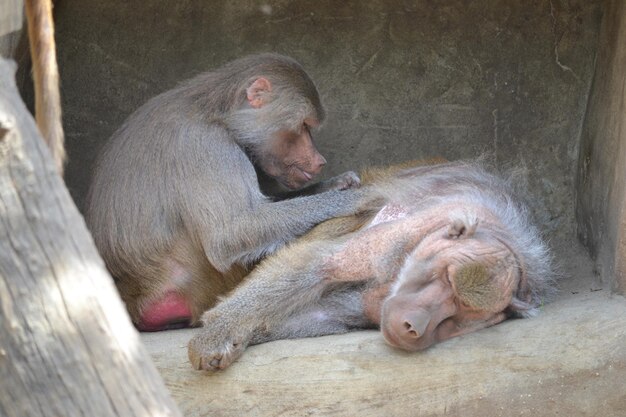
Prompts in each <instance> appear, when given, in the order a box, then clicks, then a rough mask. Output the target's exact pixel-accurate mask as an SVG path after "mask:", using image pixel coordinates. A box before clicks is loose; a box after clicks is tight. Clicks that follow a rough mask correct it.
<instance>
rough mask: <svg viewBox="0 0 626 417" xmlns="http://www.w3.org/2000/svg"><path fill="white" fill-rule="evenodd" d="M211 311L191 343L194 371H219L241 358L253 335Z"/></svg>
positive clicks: (190, 349)
mask: <svg viewBox="0 0 626 417" xmlns="http://www.w3.org/2000/svg"><path fill="white" fill-rule="evenodd" d="M212 313H213V312H212V311H209V312H207V313H205V314H204V316H203V318H202V321H203V323H204V325H203V327H202V328H201V329H199V331H198V333H197V334H196V335H195V336H194V337H193V338H192V339H191V340H190V341H189V345H188V346H187V349H188V350H187V353H188V355H189V361H190V362H191V366H193V367H194V369H198V370H205V371H219V370H223V369H226V368H227V367H229V366H230V364H232V363H233V362H234V361H235V360H236V359H237V358H239V357H240V356H241V354H242V353H243V352H244V350H245V349H246V347H247V346H248V342H249V341H250V337H251V335H250V334H249V333H248V332H247V331H245V330H242V329H241V326H237V325H236V324H234V323H229V322H228V321H224V320H220V318H219V315H217V314H212Z"/></svg>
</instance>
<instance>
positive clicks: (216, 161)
mask: <svg viewBox="0 0 626 417" xmlns="http://www.w3.org/2000/svg"><path fill="white" fill-rule="evenodd" d="M258 77H265V78H267V79H268V80H269V81H270V82H271V83H272V91H271V94H269V95H268V97H267V100H268V103H267V105H266V106H263V107H262V108H260V109H253V108H251V107H250V106H248V105H247V99H246V88H247V87H248V86H249V85H250V83H251V82H253V81H254V80H255V79H256V78H258ZM305 116H306V117H314V118H316V119H317V120H319V121H320V122H321V121H322V120H323V118H324V109H323V108H322V105H321V102H320V99H319V95H318V92H317V90H316V88H315V85H314V84H313V82H312V81H311V79H310V78H309V77H308V75H307V74H306V73H305V72H304V70H303V69H302V68H301V67H300V65H299V64H298V63H296V62H295V61H293V60H292V59H290V58H287V57H284V56H280V55H274V54H262V55H255V56H250V57H245V58H242V59H240V60H237V61H234V62H231V63H229V64H227V65H225V66H224V67H222V68H219V69H217V70H215V71H211V72H207V73H204V74H201V75H199V76H197V77H195V78H194V79H191V80H189V81H187V82H184V83H182V84H181V85H180V86H178V87H177V88H175V89H173V90H170V91H166V92H164V93H162V94H160V95H159V96H156V97H154V98H153V99H151V100H149V101H148V102H147V103H145V104H144V105H143V106H142V107H140V108H139V109H138V110H137V111H136V112H135V113H133V114H132V115H131V116H130V117H129V118H128V120H127V121H126V122H125V123H124V125H123V126H122V127H120V129H119V130H118V131H117V132H116V133H115V134H114V135H113V137H112V138H111V139H110V141H109V143H108V144H107V145H106V147H105V149H104V150H103V152H102V153H101V155H100V157H99V159H98V162H97V166H96V169H95V173H94V177H93V183H92V185H91V188H90V193H89V196H88V198H87V216H86V217H87V221H88V225H89V227H90V229H91V231H92V233H93V236H94V239H95V242H96V245H97V247H98V249H99V250H100V253H101V254H102V256H103V258H104V259H105V261H106V264H107V266H108V268H109V269H110V271H111V273H112V274H113V275H114V276H115V277H116V278H118V279H131V280H136V281H137V285H139V286H140V287H141V286H147V285H148V283H149V282H150V281H153V280H161V281H163V280H164V279H165V277H163V276H162V275H163V262H164V259H166V258H168V257H169V256H170V255H171V254H172V253H173V252H174V251H175V250H174V249H175V246H176V245H178V242H180V241H184V242H186V243H187V244H188V245H189V246H191V247H193V248H195V249H198V251H199V252H200V253H204V255H205V256H206V259H207V260H208V261H209V262H210V263H211V264H212V265H213V266H214V267H215V268H216V269H217V270H218V271H220V272H223V271H226V270H228V269H229V268H230V267H231V265H233V264H235V263H241V264H246V263H250V262H253V261H256V260H258V259H259V258H261V257H262V256H264V255H266V254H268V253H272V252H274V251H275V250H276V249H277V248H279V247H281V246H283V245H284V244H285V243H286V242H289V241H291V240H293V239H295V238H296V237H297V236H299V235H301V234H303V233H305V232H306V231H307V230H309V229H310V228H311V227H312V226H314V225H315V224H317V223H319V222H321V221H323V220H326V219H328V218H331V217H334V216H340V215H347V214H351V213H353V212H354V211H355V210H356V207H357V203H358V202H359V199H360V196H361V194H360V193H359V192H358V190H357V191H355V190H346V191H338V190H336V189H335V190H331V191H328V192H325V193H323V194H319V195H311V196H306V197H301V198H294V199H289V200H284V201H279V202H274V201H273V200H272V199H271V198H269V197H268V196H266V195H264V194H263V193H262V192H261V191H260V189H259V184H258V180H257V174H256V172H255V166H254V162H255V161H256V160H257V159H259V158H264V157H265V152H267V150H266V147H267V142H268V137H269V136H268V135H271V134H272V133H275V132H276V131H277V130H279V129H292V128H294V127H295V126H300V127H301V126H302V123H303V119H304V117H305ZM194 253H195V252H194ZM189 256H191V255H189ZM144 284H145V285H144ZM141 291H143V290H140V291H139V292H141ZM146 291H147V290H146ZM144 292H145V291H144ZM133 297H134V296H133Z"/></svg>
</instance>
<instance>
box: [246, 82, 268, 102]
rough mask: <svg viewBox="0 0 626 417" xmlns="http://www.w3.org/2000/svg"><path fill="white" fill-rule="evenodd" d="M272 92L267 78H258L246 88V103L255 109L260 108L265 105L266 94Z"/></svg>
mask: <svg viewBox="0 0 626 417" xmlns="http://www.w3.org/2000/svg"><path fill="white" fill-rule="evenodd" d="M270 91H272V84H271V83H270V81H269V80H268V79H267V78H263V77H259V78H257V79H256V80H254V82H252V84H250V86H249V87H248V88H246V97H247V98H248V103H250V106H252V107H253V108H255V109H258V108H260V107H261V106H263V105H264V104H265V103H267V94H268V93H269V92H270Z"/></svg>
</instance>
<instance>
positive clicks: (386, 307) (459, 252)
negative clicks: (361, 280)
mask: <svg viewBox="0 0 626 417" xmlns="http://www.w3.org/2000/svg"><path fill="white" fill-rule="evenodd" d="M519 280H520V269H519V267H518V263H517V261H516V259H515V256H514V254H513V253H512V252H511V250H510V249H509V247H508V246H507V245H505V244H503V243H502V242H500V241H499V240H498V239H496V238H495V237H494V236H493V235H492V234H490V233H489V231H488V230H486V229H481V228H480V227H479V228H478V230H476V231H471V233H470V232H468V231H467V230H466V229H465V228H463V229H462V230H460V231H459V232H458V233H457V232H448V233H446V232H444V231H442V230H439V231H438V232H435V233H433V234H431V235H430V236H428V237H426V238H425V239H424V240H423V241H422V242H421V243H420V244H419V245H418V247H417V248H416V249H415V250H414V252H413V253H412V254H411V255H409V258H408V259H407V261H406V263H405V265H404V266H403V269H402V270H401V272H400V274H399V276H398V280H397V282H396V284H395V286H394V288H392V290H391V293H390V296H389V297H388V298H387V299H386V300H385V302H384V304H383V308H382V317H381V330H382V332H383V335H384V337H385V339H386V341H387V342H388V343H389V344H390V345H392V346H395V347H398V348H401V349H404V350H409V351H416V350H422V349H425V348H427V347H429V346H430V345H432V344H434V343H437V342H440V341H442V340H446V339H449V338H451V337H455V336H459V335H462V334H465V333H469V332H473V331H476V330H479V329H482V328H484V327H488V326H492V325H494V324H497V323H499V322H501V321H502V320H504V319H505V318H506V314H505V313H504V312H503V311H504V310H505V309H506V308H507V306H508V305H509V303H510V302H511V299H512V296H513V293H514V291H515V289H516V288H517V286H518V283H519Z"/></svg>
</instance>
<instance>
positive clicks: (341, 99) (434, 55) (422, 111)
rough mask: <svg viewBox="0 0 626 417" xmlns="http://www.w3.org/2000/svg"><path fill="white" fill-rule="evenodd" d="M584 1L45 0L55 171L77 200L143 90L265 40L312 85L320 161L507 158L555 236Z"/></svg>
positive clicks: (561, 236) (592, 2)
mask: <svg viewBox="0 0 626 417" xmlns="http://www.w3.org/2000/svg"><path fill="white" fill-rule="evenodd" d="M600 3H601V2H600V0H552V1H544V0H541V1H539V0H536V1H532V0H506V1H505V0H485V1H467V0H446V1H434V0H433V1H427V0H415V1H409V0H406V1H389V0H374V1H368V2H360V1H356V0H352V1H342V2H337V1H330V0H322V1H305V0H294V1H292V0H276V1H253V0H241V1H234V2H233V1H211V2H203V1H197V0H193V1H192V0H181V1H169V2H163V1H143V2H128V1H121V0H111V1H105V2H102V1H95V0H84V1H81V2H71V1H66V0H60V1H58V2H56V9H55V13H56V19H57V34H58V51H59V62H60V71H61V77H62V88H63V100H64V103H63V104H64V114H65V129H66V134H67V145H68V148H69V149H68V151H69V158H70V159H69V165H68V167H67V171H66V172H67V174H66V180H67V183H68V185H69V187H70V190H71V192H72V195H73V196H74V198H75V200H76V201H77V203H78V205H79V207H82V202H83V198H84V196H85V194H86V190H87V187H88V183H89V176H90V170H91V168H92V164H93V161H94V158H95V156H96V153H97V151H98V150H99V149H100V147H101V146H102V144H103V143H104V142H105V141H106V139H107V138H108V137H109V136H110V135H111V134H112V133H113V131H114V130H115V129H116V128H118V127H119V126H120V124H121V123H122V122H123V120H124V119H125V118H126V117H127V116H128V115H129V114H130V113H131V112H132V111H133V110H134V109H136V108H137V107H138V106H139V105H141V104H142V103H143V102H144V101H146V100H147V99H148V98H150V97H151V96H153V95H156V94H157V93H159V92H161V91H163V90H165V89H168V88H171V87H173V86H174V85H176V83H177V82H179V81H180V80H183V79H186V78H188V77H191V76H193V75H195V74H197V73H199V72H201V71H205V70H207V69H210V68H212V67H215V66H218V65H220V64H222V63H224V62H226V61H228V60H231V59H234V58H237V57H239V56H242V55H244V54H249V53H254V52H261V51H276V52H279V53H283V54H288V55H291V56H293V57H295V58H296V59H298V60H299V61H300V62H301V63H302V64H303V65H304V66H305V68H307V69H308V70H309V72H310V73H311V75H312V77H313V78H314V79H315V80H316V82H317V84H318V86H319V89H320V90H321V93H322V96H323V100H324V102H325V104H326V106H327V108H328V111H329V120H328V122H327V123H326V125H325V126H324V128H323V129H322V130H321V132H320V133H319V134H318V136H317V139H318V141H319V147H320V148H321V150H322V152H323V153H324V154H325V155H326V156H327V159H328V161H329V169H328V170H327V173H326V174H327V175H330V174H333V173H338V172H342V171H344V170H347V169H358V168H359V167H361V166H365V165H371V164H387V163H391V162H398V161H402V160H406V159H415V158H427V157H431V156H434V155H439V156H443V157H446V158H449V159H458V158H472V157H476V156H478V155H481V154H484V153H487V154H489V155H490V158H491V159H492V160H494V161H496V163H497V165H498V166H500V167H503V168H510V167H521V168H522V171H523V172H524V173H525V178H526V179H527V180H528V184H529V189H530V192H531V194H532V196H533V198H532V199H531V204H532V206H533V209H534V211H535V212H536V214H537V215H538V218H539V221H540V223H541V224H542V225H543V226H544V227H545V229H546V230H547V231H548V232H550V234H551V236H553V241H557V242H560V241H564V240H566V241H569V240H570V239H571V236H573V230H574V227H573V225H574V222H573V218H574V204H573V201H574V200H575V193H574V179H575V170H576V163H577V159H578V143H579V141H578V139H579V136H580V128H581V123H582V119H583V115H584V110H585V105H586V103H587V96H588V92H589V88H590V84H591V79H592V72H593V63H594V57H595V51H596V43H597V35H598V30H599V25H600V18H601V5H600ZM568 244H569V243H568Z"/></svg>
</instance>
